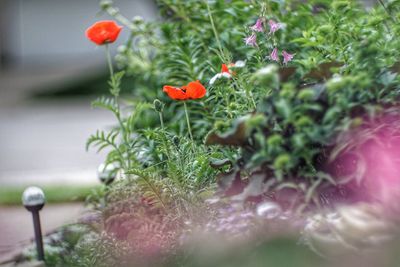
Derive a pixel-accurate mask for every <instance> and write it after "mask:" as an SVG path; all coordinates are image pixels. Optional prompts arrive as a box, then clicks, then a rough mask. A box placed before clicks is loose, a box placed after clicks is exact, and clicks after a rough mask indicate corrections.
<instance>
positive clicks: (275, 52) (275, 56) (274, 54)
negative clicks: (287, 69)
mask: <svg viewBox="0 0 400 267" xmlns="http://www.w3.org/2000/svg"><path fill="white" fill-rule="evenodd" d="M270 58H271V60H274V61H276V62H279V56H278V48H276V47H275V48H274V50H272V53H271V55H270Z"/></svg>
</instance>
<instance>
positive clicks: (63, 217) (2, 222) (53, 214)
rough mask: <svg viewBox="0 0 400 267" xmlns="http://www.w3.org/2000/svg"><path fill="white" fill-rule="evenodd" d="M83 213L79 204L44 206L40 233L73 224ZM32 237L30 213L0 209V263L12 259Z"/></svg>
mask: <svg viewBox="0 0 400 267" xmlns="http://www.w3.org/2000/svg"><path fill="white" fill-rule="evenodd" d="M83 212H84V207H83V204H79V203H73V204H72V203H71V204H59V205H46V206H45V207H44V208H43V210H42V211H41V212H40V216H41V223H42V231H43V233H44V234H46V233H50V232H52V231H54V230H55V229H57V228H58V227H60V226H62V225H65V224H68V223H74V222H76V220H77V219H78V218H79V216H80V215H81V214H82V213H83ZM33 237H34V233H33V223H32V217H31V214H30V212H28V211H27V210H25V208H24V207H0V263H2V262H4V261H8V260H10V259H12V258H13V257H14V256H15V255H16V254H17V253H19V252H20V251H21V250H22V249H23V248H24V247H26V246H27V245H28V244H30V242H31V241H32V240H33Z"/></svg>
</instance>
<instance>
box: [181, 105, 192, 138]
mask: <svg viewBox="0 0 400 267" xmlns="http://www.w3.org/2000/svg"><path fill="white" fill-rule="evenodd" d="M183 106H184V107H185V114H186V123H187V127H188V132H189V137H190V140H192V142H194V140H193V134H192V128H191V127H190V120H189V112H188V108H187V105H186V101H183Z"/></svg>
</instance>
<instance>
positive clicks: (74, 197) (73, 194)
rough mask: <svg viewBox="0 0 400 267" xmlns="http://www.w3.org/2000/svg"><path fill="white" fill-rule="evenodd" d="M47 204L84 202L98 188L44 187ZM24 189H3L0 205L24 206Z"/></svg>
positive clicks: (1, 190)
mask: <svg viewBox="0 0 400 267" xmlns="http://www.w3.org/2000/svg"><path fill="white" fill-rule="evenodd" d="M42 189H43V191H44V193H45V195H46V203H48V204H55V203H66V202H84V201H85V200H86V198H87V197H88V196H89V195H91V194H92V191H93V190H96V187H93V186H44V187H42ZM24 190H25V188H23V187H1V188H0V205H18V206H20V205H22V204H21V197H22V193H23V192H24Z"/></svg>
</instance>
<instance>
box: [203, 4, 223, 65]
mask: <svg viewBox="0 0 400 267" xmlns="http://www.w3.org/2000/svg"><path fill="white" fill-rule="evenodd" d="M205 2H206V5H207V12H208V17H209V18H210V23H211V27H212V29H213V32H214V36H215V39H216V40H217V44H218V49H219V52H220V54H221V55H220V58H221V59H222V60H223V61H224V62H225V63H226V60H225V56H224V50H223V49H222V44H221V41H220V39H219V35H218V32H217V28H216V27H215V23H214V19H213V17H212V15H211V9H210V5H209V4H208V1H207V0H206V1H205Z"/></svg>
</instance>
